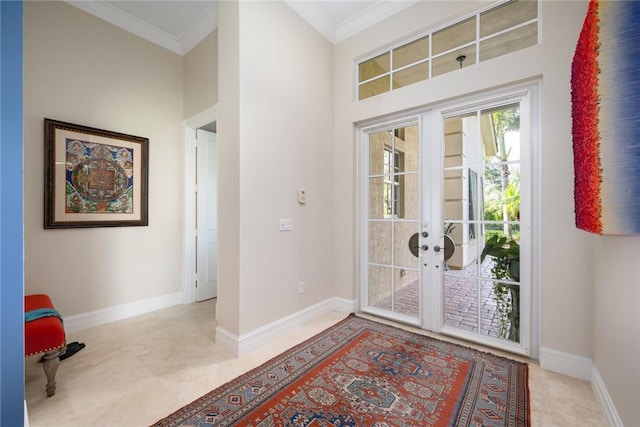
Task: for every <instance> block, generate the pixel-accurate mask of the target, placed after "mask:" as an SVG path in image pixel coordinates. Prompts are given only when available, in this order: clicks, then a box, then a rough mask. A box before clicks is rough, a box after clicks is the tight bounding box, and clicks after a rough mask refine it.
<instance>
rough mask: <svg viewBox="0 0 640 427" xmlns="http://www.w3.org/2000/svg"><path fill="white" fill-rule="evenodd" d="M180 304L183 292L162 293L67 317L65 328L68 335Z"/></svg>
mask: <svg viewBox="0 0 640 427" xmlns="http://www.w3.org/2000/svg"><path fill="white" fill-rule="evenodd" d="M178 304H182V292H176V293H174V294H167V295H161V296H158V297H153V298H148V299H145V300H141V301H136V302H132V303H129V304H122V305H118V306H115V307H109V308H104V309H101V310H96V311H91V312H88V313H82V314H76V315H74V316H69V317H65V318H64V329H65V332H66V333H67V335H69V334H71V333H73V332H76V331H80V330H83V329H87V328H91V327H93V326H99V325H104V324H105V323H110V322H115V321H116V320H122V319H126V318H129V317H133V316H138V315H140V314H145V313H150V312H152V311H156V310H160V309H163V308H167V307H171V306H174V305H178Z"/></svg>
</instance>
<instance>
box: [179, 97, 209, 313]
mask: <svg viewBox="0 0 640 427" xmlns="http://www.w3.org/2000/svg"><path fill="white" fill-rule="evenodd" d="M217 120H218V104H215V105H212V106H211V107H209V108H207V109H205V110H203V111H201V112H199V113H197V114H195V115H193V116H191V117H189V118H188V119H185V120H184V121H183V122H182V129H183V133H182V134H183V160H184V162H183V183H184V187H183V189H184V192H183V195H182V206H183V210H182V213H183V238H182V271H183V274H182V303H183V304H190V303H193V302H196V280H195V277H196V271H195V265H196V259H195V257H196V251H195V245H196V234H195V230H196V224H195V220H194V218H195V215H196V211H195V202H194V200H193V198H194V195H195V192H196V180H195V175H194V174H193V173H192V172H193V171H195V170H196V166H195V164H196V156H195V145H196V129H198V128H201V127H202V126H204V125H207V124H209V123H211V122H215V121H217Z"/></svg>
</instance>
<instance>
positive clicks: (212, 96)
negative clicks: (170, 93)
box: [183, 29, 218, 118]
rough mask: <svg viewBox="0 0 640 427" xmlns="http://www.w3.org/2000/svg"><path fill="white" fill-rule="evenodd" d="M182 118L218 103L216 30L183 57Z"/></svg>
mask: <svg viewBox="0 0 640 427" xmlns="http://www.w3.org/2000/svg"><path fill="white" fill-rule="evenodd" d="M183 87H184V117H185V118H189V117H192V116H193V115H195V114H198V113H199V112H201V111H203V110H205V109H207V108H209V107H211V106H212V105H215V104H217V103H218V30H217V29H215V30H213V31H212V32H211V33H210V34H209V35H208V36H207V37H205V39H204V40H202V41H201V42H200V43H198V44H197V45H196V46H195V47H194V48H193V49H191V50H190V51H189V52H188V53H187V54H186V55H184V76H183Z"/></svg>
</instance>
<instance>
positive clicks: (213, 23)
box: [178, 3, 218, 55]
mask: <svg viewBox="0 0 640 427" xmlns="http://www.w3.org/2000/svg"><path fill="white" fill-rule="evenodd" d="M217 27H218V7H217V6H216V4H215V3H214V4H212V5H211V6H210V7H209V8H208V9H207V10H206V11H205V12H204V14H202V15H200V18H198V20H197V21H196V22H195V23H194V24H193V25H191V27H189V28H188V29H187V31H185V32H184V33H183V34H181V35H180V38H179V39H178V42H179V43H180V52H181V53H180V54H181V55H186V54H187V53H189V51H190V50H191V49H193V48H194V47H196V45H197V44H198V43H200V42H201V41H202V40H204V39H205V37H207V36H208V35H209V34H210V33H211V32H212V31H213V30H215V29H216V28H217Z"/></svg>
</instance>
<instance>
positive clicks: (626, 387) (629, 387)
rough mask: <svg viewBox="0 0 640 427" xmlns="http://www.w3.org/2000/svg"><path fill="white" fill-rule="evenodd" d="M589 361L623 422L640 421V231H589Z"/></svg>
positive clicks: (624, 423)
mask: <svg viewBox="0 0 640 427" xmlns="http://www.w3.org/2000/svg"><path fill="white" fill-rule="evenodd" d="M591 240H592V241H593V243H594V244H595V248H596V249H595V251H594V258H593V259H592V263H593V265H594V266H595V267H596V274H595V279H594V280H595V293H594V301H595V311H594V323H595V327H594V346H593V347H594V348H593V361H594V364H595V366H596V368H597V369H598V372H599V374H600V376H601V378H602V381H603V382H604V384H605V385H606V387H607V391H608V393H609V395H610V396H611V399H612V400H613V403H614V404H615V407H616V410H617V412H618V415H619V416H620V418H621V420H622V423H623V425H625V426H640V405H638V402H639V399H640V369H638V360H640V356H639V355H640V263H639V262H638V254H639V253H640V238H639V237H598V236H592V237H591Z"/></svg>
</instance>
